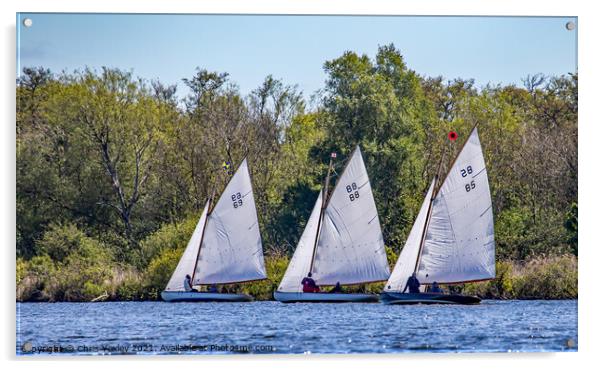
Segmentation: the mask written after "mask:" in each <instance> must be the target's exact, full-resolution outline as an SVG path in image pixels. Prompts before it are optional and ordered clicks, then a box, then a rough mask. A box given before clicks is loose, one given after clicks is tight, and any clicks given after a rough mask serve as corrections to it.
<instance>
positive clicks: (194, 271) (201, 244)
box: [190, 186, 215, 285]
mask: <svg viewBox="0 0 602 369" xmlns="http://www.w3.org/2000/svg"><path fill="white" fill-rule="evenodd" d="M214 196H215V186H213V190H212V191H211V197H209V204H208V205H207V214H206V215H205V223H203V233H201V241H200V242H199V248H198V250H197V252H196V259H195V260H194V269H192V277H191V278H190V284H191V285H192V283H194V274H195V273H196V267H197V265H198V263H199V256H200V255H201V246H203V238H205V230H206V229H207V220H209V213H210V212H211V206H212V205H213V197H214Z"/></svg>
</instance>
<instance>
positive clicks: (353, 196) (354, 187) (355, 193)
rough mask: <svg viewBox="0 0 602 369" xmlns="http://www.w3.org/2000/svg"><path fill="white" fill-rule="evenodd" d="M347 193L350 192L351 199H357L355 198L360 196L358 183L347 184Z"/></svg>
mask: <svg viewBox="0 0 602 369" xmlns="http://www.w3.org/2000/svg"><path fill="white" fill-rule="evenodd" d="M345 189H346V190H347V193H348V194H349V200H351V201H355V199H359V198H360V192H359V191H358V189H357V185H356V184H355V182H353V183H352V184H350V185H347V186H345Z"/></svg>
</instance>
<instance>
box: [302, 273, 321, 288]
mask: <svg viewBox="0 0 602 369" xmlns="http://www.w3.org/2000/svg"><path fill="white" fill-rule="evenodd" d="M301 284H302V285H303V292H309V293H312V292H320V287H318V286H317V285H316V281H314V279H313V278H312V277H311V272H309V273H307V277H305V278H303V280H302V281H301Z"/></svg>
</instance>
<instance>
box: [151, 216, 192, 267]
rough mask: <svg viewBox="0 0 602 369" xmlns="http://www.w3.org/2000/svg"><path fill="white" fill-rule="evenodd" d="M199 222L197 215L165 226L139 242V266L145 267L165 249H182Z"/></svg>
mask: <svg viewBox="0 0 602 369" xmlns="http://www.w3.org/2000/svg"><path fill="white" fill-rule="evenodd" d="M198 221H199V218H198V215H195V216H192V217H189V218H188V219H186V220H185V221H183V222H182V223H178V224H171V223H169V224H165V225H163V226H162V227H161V228H160V229H159V230H158V231H156V232H155V233H153V234H151V235H150V236H148V237H147V238H145V239H144V240H143V241H142V242H140V253H141V261H142V263H141V266H142V267H147V266H148V264H149V262H150V261H151V260H153V259H155V258H156V257H157V256H158V255H160V254H161V253H162V252H163V251H164V250H165V249H182V250H183V249H184V247H186V245H187V244H188V241H189V240H190V236H192V233H193V232H194V229H195V227H196V225H197V223H198Z"/></svg>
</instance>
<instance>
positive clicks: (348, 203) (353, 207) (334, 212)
mask: <svg viewBox="0 0 602 369" xmlns="http://www.w3.org/2000/svg"><path fill="white" fill-rule="evenodd" d="M312 273H313V278H314V280H315V281H316V283H317V284H318V285H334V284H336V283H337V282H339V283H341V284H342V285H345V284H356V283H366V282H373V281H384V280H387V278H388V277H389V265H388V263H387V255H386V252H385V245H384V241H383V236H382V232H381V228H380V222H379V220H378V211H377V210H376V205H375V204H374V198H373V196H372V188H371V186H370V180H369V178H368V173H367V171H366V167H365V166H364V160H363V159H362V154H361V151H360V149H359V146H358V147H357V148H356V149H355V151H354V152H353V155H352V157H351V159H350V160H349V162H348V164H347V167H346V168H345V170H344V171H343V173H342V174H341V177H340V178H339V180H338V181H337V185H336V186H335V188H334V189H333V192H332V195H331V196H330V199H329V200H328V205H327V206H326V208H325V209H324V211H323V218H322V222H321V226H320V231H319V238H318V243H317V245H316V250H315V257H314V264H313V270H312Z"/></svg>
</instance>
